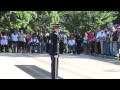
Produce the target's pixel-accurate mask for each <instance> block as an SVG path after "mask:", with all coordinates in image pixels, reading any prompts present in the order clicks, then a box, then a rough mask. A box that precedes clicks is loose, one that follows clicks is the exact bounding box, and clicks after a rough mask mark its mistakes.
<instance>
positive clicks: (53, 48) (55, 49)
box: [49, 24, 60, 79]
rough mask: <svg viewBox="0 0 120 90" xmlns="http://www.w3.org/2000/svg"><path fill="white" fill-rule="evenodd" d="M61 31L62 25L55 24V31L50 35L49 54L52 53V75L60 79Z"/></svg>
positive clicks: (53, 77)
mask: <svg viewBox="0 0 120 90" xmlns="http://www.w3.org/2000/svg"><path fill="white" fill-rule="evenodd" d="M59 32H60V25H59V24H55V26H54V29H53V32H52V33H51V35H50V39H51V45H50V51H49V54H50V55H51V77H52V79H58V60H59V40H60V39H59Z"/></svg>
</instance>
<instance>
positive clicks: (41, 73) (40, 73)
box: [15, 65, 63, 79]
mask: <svg viewBox="0 0 120 90" xmlns="http://www.w3.org/2000/svg"><path fill="white" fill-rule="evenodd" d="M15 66H16V67H17V68H19V69H21V70H23V71H24V72H26V73H27V74H29V75H31V76H32V77H33V78H35V79H51V73H50V72H48V71H46V70H44V69H42V68H40V67H37V66H35V65H15ZM59 79H63V78H61V77H59Z"/></svg>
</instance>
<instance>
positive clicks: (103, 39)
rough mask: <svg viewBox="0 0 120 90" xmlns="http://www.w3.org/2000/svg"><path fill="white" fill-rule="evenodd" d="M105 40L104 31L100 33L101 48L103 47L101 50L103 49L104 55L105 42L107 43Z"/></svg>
mask: <svg viewBox="0 0 120 90" xmlns="http://www.w3.org/2000/svg"><path fill="white" fill-rule="evenodd" d="M105 38H106V34H105V31H103V30H102V31H101V32H100V46H101V47H100V48H101V54H104V52H103V51H104V50H105V49H104V45H103V41H105Z"/></svg>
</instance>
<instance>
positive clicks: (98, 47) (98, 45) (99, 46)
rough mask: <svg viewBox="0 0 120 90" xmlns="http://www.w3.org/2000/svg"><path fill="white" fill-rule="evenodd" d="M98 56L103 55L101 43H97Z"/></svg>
mask: <svg viewBox="0 0 120 90" xmlns="http://www.w3.org/2000/svg"><path fill="white" fill-rule="evenodd" d="M97 54H101V45H100V42H97Z"/></svg>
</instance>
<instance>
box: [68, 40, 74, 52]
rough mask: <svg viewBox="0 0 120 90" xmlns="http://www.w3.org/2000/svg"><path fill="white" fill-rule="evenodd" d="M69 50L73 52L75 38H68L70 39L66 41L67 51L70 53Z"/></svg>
mask: <svg viewBox="0 0 120 90" xmlns="http://www.w3.org/2000/svg"><path fill="white" fill-rule="evenodd" d="M71 50H72V51H73V52H74V50H75V40H74V39H73V38H70V40H69V41H68V53H71ZM73 52H72V53H73Z"/></svg>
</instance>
